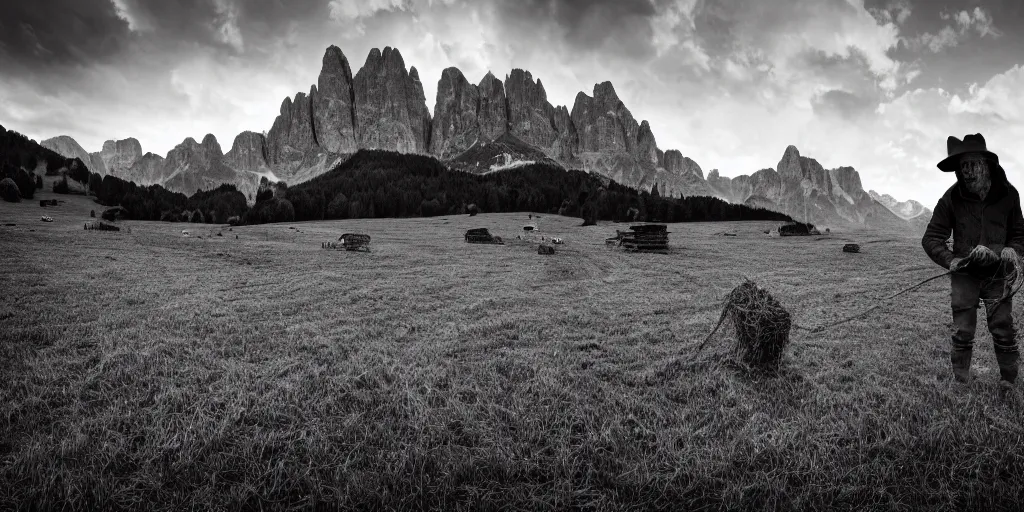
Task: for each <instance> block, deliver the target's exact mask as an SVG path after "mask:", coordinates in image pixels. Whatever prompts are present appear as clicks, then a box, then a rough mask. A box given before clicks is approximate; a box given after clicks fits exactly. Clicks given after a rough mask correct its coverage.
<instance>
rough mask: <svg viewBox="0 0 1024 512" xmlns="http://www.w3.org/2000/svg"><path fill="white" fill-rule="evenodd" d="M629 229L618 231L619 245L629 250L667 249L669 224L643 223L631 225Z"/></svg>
mask: <svg viewBox="0 0 1024 512" xmlns="http://www.w3.org/2000/svg"><path fill="white" fill-rule="evenodd" d="M629 229H630V230H629V231H617V233H618V239H619V242H618V245H619V246H620V247H625V248H626V250H629V251H667V250H668V234H669V231H668V226H666V225H665V224H641V225H639V226H630V228H629Z"/></svg>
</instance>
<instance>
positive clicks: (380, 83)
mask: <svg viewBox="0 0 1024 512" xmlns="http://www.w3.org/2000/svg"><path fill="white" fill-rule="evenodd" d="M42 144H43V145H44V146H46V147H48V148H50V149H52V150H54V151H56V152H58V153H60V154H62V155H65V156H68V157H79V158H82V160H83V161H84V162H86V164H87V165H88V166H89V167H90V169H91V170H92V171H93V172H97V173H100V174H107V173H110V174H113V175H115V176H119V177H121V178H124V179H126V180H132V181H135V182H136V183H139V184H144V185H150V184H161V185H163V186H164V187H166V188H168V189H170V190H174V191H178V192H182V193H185V194H192V193H195V191H196V190H198V189H210V188H215V187H217V186H219V185H220V184H221V183H231V184H234V185H235V186H236V187H238V188H239V190H241V191H242V192H243V193H245V194H246V196H247V197H249V198H250V200H252V199H254V196H255V192H256V189H257V187H258V184H259V180H260V179H261V178H262V177H267V178H268V179H270V180H272V181H276V180H284V181H286V182H288V183H298V182H303V181H306V180H309V179H311V178H313V177H316V176H318V175H320V174H323V173H324V172H327V171H328V170H330V169H331V168H333V167H334V166H336V165H337V164H339V163H341V162H342V161H343V160H344V159H345V158H347V157H348V156H350V155H351V154H353V153H354V152H355V151H358V150H359V149H364V148H365V149H388V150H393V151H399V152H406V153H420V154H428V155H432V156H434V157H436V158H438V159H440V160H442V161H444V162H446V163H447V164H448V165H449V166H450V167H452V168H456V169H460V170H463V171H467V172H475V173H486V172H494V171H496V170H501V169H504V168H508V167H509V166H513V165H516V164H517V162H532V161H538V160H544V161H548V162H551V163H556V164H558V165H560V166H562V167H563V168H566V169H581V170H584V171H587V172H590V173H595V174H598V175H601V176H603V177H605V178H606V179H612V180H615V181H616V182H618V183H621V184H624V185H627V186H630V187H634V188H637V189H642V190H647V191H651V190H652V189H653V188H654V187H655V186H657V188H658V191H659V193H660V194H661V195H662V196H673V197H677V196H695V195H705V196H714V197H719V198H721V199H724V200H727V201H730V202H733V203H746V204H748V205H752V206H761V207H765V208H769V209H773V210H776V211H780V212H783V213H786V214H789V215H791V216H793V217H794V218H799V219H808V220H810V221H812V222H815V223H817V224H821V225H823V226H824V225H835V224H852V225H861V226H904V225H907V226H909V225H911V224H910V221H909V220H908V219H913V218H916V217H918V216H919V215H920V214H921V212H922V211H923V210H922V209H920V208H919V207H920V205H919V204H917V203H913V204H910V202H908V203H898V202H897V201H896V200H894V199H892V198H891V197H889V196H879V195H878V194H875V193H873V192H870V193H869V192H866V191H865V190H864V188H863V186H862V184H861V181H860V176H859V174H858V173H857V171H856V170H854V169H853V168H850V167H840V168H837V169H829V170H826V169H824V168H823V167H822V166H821V165H820V164H819V163H818V162H817V161H816V160H814V159H811V158H806V157H803V156H801V155H800V153H799V151H798V150H797V149H796V148H795V147H793V146H790V147H788V148H786V150H785V152H784V153H783V156H782V159H781V160H780V161H779V163H778V165H777V166H776V168H775V169H770V168H769V169H762V170H760V171H757V172H755V173H753V174H751V175H749V176H748V175H742V176H737V177H735V178H726V177H722V176H720V175H719V173H718V172H717V170H713V171H711V172H710V173H708V175H707V176H706V177H705V175H704V172H703V171H702V170H701V168H700V166H699V165H698V164H697V163H696V162H694V161H693V160H692V159H690V158H687V157H685V156H684V155H683V154H682V153H681V152H680V151H678V150H674V149H668V150H662V149H660V148H659V147H658V144H657V141H656V139H655V136H654V132H653V130H652V128H651V126H650V124H649V123H648V122H647V121H639V122H638V121H637V120H636V119H635V118H634V117H633V115H632V114H631V113H630V111H629V109H628V108H626V106H625V104H623V102H622V101H621V100H620V99H619V97H618V95H617V93H616V91H615V88H614V86H613V85H612V84H611V82H602V83H599V84H596V85H595V86H594V89H593V91H592V94H591V95H588V94H586V93H584V92H579V93H578V94H577V95H576V98H575V101H574V103H573V105H572V108H571V109H569V108H567V107H565V106H563V105H559V106H555V105H552V104H551V103H550V102H549V101H548V98H547V92H546V91H545V89H544V84H543V83H542V82H541V81H540V79H536V80H535V79H534V77H533V76H532V75H531V73H530V72H529V71H526V70H522V69H513V70H512V71H511V72H510V73H509V74H508V75H506V76H505V79H504V80H500V79H498V78H497V77H496V76H494V75H493V74H492V73H490V72H488V73H487V74H486V75H484V77H483V78H482V79H481V80H480V82H478V83H472V82H470V81H469V80H468V79H467V78H466V77H465V76H464V75H463V73H462V72H461V71H460V70H459V69H457V68H454V67H450V68H447V69H445V70H444V71H443V72H442V73H441V77H440V80H439V81H438V87H437V95H436V98H435V100H434V110H433V115H431V112H430V111H429V110H428V109H427V103H426V98H425V96H424V92H423V84H422V82H421V81H420V76H419V72H418V71H417V70H416V68H415V67H410V68H407V67H406V64H405V61H404V60H403V58H402V55H401V53H400V52H399V51H398V49H396V48H391V47H386V48H384V50H383V51H381V50H379V49H376V48H375V49H373V50H371V51H370V53H369V55H367V57H366V60H365V62H364V63H363V66H362V67H361V68H360V69H359V70H358V71H357V72H356V73H355V74H354V75H353V73H352V68H351V66H350V64H349V61H348V58H347V57H346V56H345V54H344V53H343V52H342V51H341V49H340V48H338V47H337V46H330V47H328V48H327V50H326V52H325V53H324V56H323V60H322V67H321V71H320V75H319V77H318V80H317V83H316V84H313V85H311V86H310V89H309V91H308V92H304V91H303V92H298V93H296V94H295V96H293V97H290V98H285V99H284V100H283V101H282V103H281V108H280V112H279V115H278V116H277V118H276V119H275V120H274V123H273V125H272V126H271V127H270V129H269V131H267V132H266V136H264V135H263V134H260V133H256V132H253V131H246V132H242V133H240V134H239V135H238V136H237V137H235V140H234V141H233V143H232V146H231V149H230V150H229V151H228V152H227V153H226V154H225V153H223V152H222V150H221V146H220V144H219V143H218V142H217V139H216V138H215V137H214V136H213V135H207V136H206V137H204V138H203V140H202V142H196V141H195V139H193V138H191V137H189V138H186V139H185V140H184V141H183V142H182V143H181V144H179V145H178V146H176V147H175V148H174V149H172V150H171V151H170V152H169V153H168V154H167V156H166V157H160V156H159V155H155V154H153V153H145V154H143V152H142V148H141V145H140V144H139V142H138V141H137V140H135V139H134V138H128V139H124V140H110V141H107V142H105V143H104V144H103V148H102V149H101V150H100V151H99V152H96V153H91V154H90V153H87V152H86V151H85V150H84V149H82V148H81V146H79V145H78V143H77V142H75V141H74V140H73V139H71V138H70V137H67V136H60V137H55V138H53V139H48V140H46V141H43V142H42Z"/></svg>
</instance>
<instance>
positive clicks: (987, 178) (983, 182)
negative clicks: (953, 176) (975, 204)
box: [959, 154, 992, 197]
mask: <svg viewBox="0 0 1024 512" xmlns="http://www.w3.org/2000/svg"><path fill="white" fill-rule="evenodd" d="M959 174H960V181H961V183H963V184H964V186H965V187H967V190H969V191H970V192H971V193H972V194H976V195H978V196H981V197H984V196H985V195H987V194H988V191H989V188H991V186H992V172H991V171H990V170H989V167H988V160H986V159H985V157H983V156H982V155H978V154H968V155H964V157H963V158H961V159H960V173H959Z"/></svg>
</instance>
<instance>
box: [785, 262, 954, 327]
mask: <svg viewBox="0 0 1024 512" xmlns="http://www.w3.org/2000/svg"><path fill="white" fill-rule="evenodd" d="M952 273H953V272H952V271H949V272H943V273H942V274H939V275H936V276H932V277H929V278H928V279H925V280H924V281H921V282H919V283H917V284H915V285H913V286H911V287H909V288H904V289H903V290H900V291H898V292H896V293H894V294H892V295H890V296H888V297H884V298H881V299H878V300H880V301H886V300H890V299H893V298H896V297H898V296H900V295H903V294H904V293H907V292H910V291H913V290H916V289H918V288H920V287H922V286H924V285H925V284H928V283H929V282H931V281H934V280H936V279H938V278H940V277H944V276H948V275H950V274H952ZM880 307H882V305H881V304H875V305H874V306H871V307H870V308H868V309H865V310H864V311H861V312H860V313H857V314H855V315H852V316H848V317H846V318H844V319H842V320H837V321H835V322H832V323H829V324H825V325H819V326H817V327H814V328H810V327H804V326H802V325H800V324H797V323H794V324H793V327H794V328H796V329H800V330H803V331H809V332H821V331H824V330H825V329H829V328H832V327H835V326H837V325H841V324H845V323H847V322H850V321H853V320H856V319H858V318H860V317H863V316H865V315H867V314H868V313H870V312H872V311H874V310H876V309H878V308H880Z"/></svg>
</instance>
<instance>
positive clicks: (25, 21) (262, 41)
mask: <svg viewBox="0 0 1024 512" xmlns="http://www.w3.org/2000/svg"><path fill="white" fill-rule="evenodd" d="M117 3H118V4H119V6H115V4H114V2H112V1H111V0H75V1H73V2H68V1H66V0H31V1H11V2H0V5H2V6H0V63H3V64H4V68H5V70H4V71H5V72H6V73H8V74H21V73H25V72H26V71H27V72H33V71H39V70H46V71H50V72H55V73H59V74H70V73H74V72H75V70H76V69H77V68H82V67H85V68H88V67H91V66H93V65H95V64H102V63H109V62H123V59H124V58H125V57H128V56H130V54H132V53H133V52H136V53H140V54H144V55H145V56H146V57H147V58H154V57H157V58H158V57H159V56H168V55H173V54H177V53H182V52H187V51H190V50H191V49H194V48H195V47H196V46H197V45H198V46H201V47H206V48H209V49H212V50H214V51H215V52H218V53H223V54H238V53H242V54H254V55H259V54H261V53H264V52H261V51H260V50H261V49H262V48H266V47H268V46H269V45H270V44H271V43H273V42H274V39H275V38H278V37H280V36H281V35H282V34H284V33H286V32H287V31H288V30H290V29H292V28H293V27H294V25H295V22H304V21H306V22H308V21H310V20H318V19H319V20H326V19H327V3H326V1H325V0H298V1H289V2H282V1H280V0H251V1H245V2H240V1H238V0H224V1H222V2H218V1H217V0H176V1H165V0H119V1H118V2H117ZM129 20H130V21H131V25H132V26H131V27H130V23H129ZM325 24H326V21H323V25H325ZM231 30H237V32H234V33H235V34H237V35H238V36H240V38H241V40H242V41H244V42H245V45H244V47H243V48H244V50H243V51H241V52H240V51H239V50H240V48H238V47H235V46H233V45H232V44H231V41H230V38H228V37H226V36H225V33H228V34H231V33H232V32H230V31H231ZM250 50H251V51H250Z"/></svg>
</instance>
